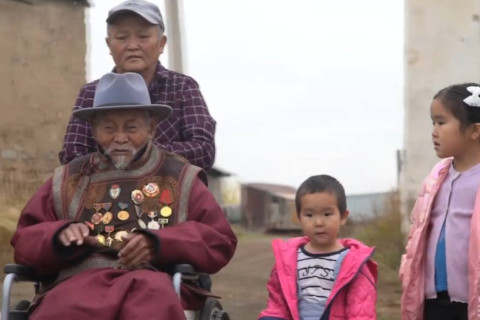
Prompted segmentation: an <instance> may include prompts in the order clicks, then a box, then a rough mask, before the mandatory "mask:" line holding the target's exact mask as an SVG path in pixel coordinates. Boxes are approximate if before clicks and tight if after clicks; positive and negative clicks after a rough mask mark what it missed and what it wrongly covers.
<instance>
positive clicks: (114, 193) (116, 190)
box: [109, 184, 122, 199]
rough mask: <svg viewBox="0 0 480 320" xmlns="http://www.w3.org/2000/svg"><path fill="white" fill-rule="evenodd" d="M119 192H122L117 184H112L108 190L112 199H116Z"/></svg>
mask: <svg viewBox="0 0 480 320" xmlns="http://www.w3.org/2000/svg"><path fill="white" fill-rule="evenodd" d="M120 191H122V189H120V186H119V185H118V184H112V186H111V187H110V190H109V194H110V197H112V199H117V198H118V196H119V195H120Z"/></svg>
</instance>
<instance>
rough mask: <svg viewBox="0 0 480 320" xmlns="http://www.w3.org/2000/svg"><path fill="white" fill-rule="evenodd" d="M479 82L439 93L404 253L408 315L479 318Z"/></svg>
mask: <svg viewBox="0 0 480 320" xmlns="http://www.w3.org/2000/svg"><path fill="white" fill-rule="evenodd" d="M479 96H480V86H479V85H478V84H474V83H466V84H460V85H454V86H450V87H447V88H445V89H443V90H440V91H439V92H438V93H437V94H436V95H435V97H434V98H433V101H432V104H431V106H430V114H431V118H432V122H433V130H432V140H433V147H434V149H435V152H436V154H437V156H438V157H440V158H444V159H443V160H442V161H441V162H440V163H439V164H437V165H436V166H435V167H434V168H433V170H432V172H431V173H430V174H429V175H428V177H427V178H426V179H425V180H424V183H423V188H422V191H421V192H420V195H419V197H418V199H417V202H416V203H415V207H414V208H413V211H412V220H413V225H412V227H411V230H410V233H409V237H408V238H409V240H408V243H407V248H406V254H404V255H403V256H402V264H401V266H400V278H401V281H402V288H403V295H402V306H401V308H402V319H403V320H417V319H418V320H422V319H425V320H433V319H435V320H443V319H452V320H453V319H455V320H457V319H458V320H467V319H469V320H473V319H480V318H479V317H480V309H479V298H480V295H479V289H480V286H479V285H480V284H479V280H480V192H479V187H480V97H479Z"/></svg>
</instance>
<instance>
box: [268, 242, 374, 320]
mask: <svg viewBox="0 0 480 320" xmlns="http://www.w3.org/2000/svg"><path fill="white" fill-rule="evenodd" d="M339 241H340V242H341V243H342V245H343V246H344V247H347V248H349V251H348V253H347V254H346V255H345V257H344V259H343V261H342V264H341V267H340V271H339V273H338V276H337V279H336V280H335V283H334V286H333V288H332V291H331V293H330V296H329V297H328V300H327V304H326V306H325V312H324V313H323V315H322V317H321V318H319V320H326V319H345V320H347V319H348V320H353V319H356V320H375V319H376V310H375V304H376V299H377V291H376V281H377V264H376V263H375V262H373V261H372V260H370V258H371V256H372V254H373V251H374V249H373V248H370V247H367V246H365V245H364V244H362V243H361V242H359V241H357V240H354V239H340V240H339ZM306 243H308V238H307V237H297V238H292V239H289V240H286V241H283V240H280V239H276V240H273V242H272V247H273V253H274V255H275V265H274V266H273V269H272V273H271V275H270V280H269V281H268V284H267V289H268V292H269V297H268V302H267V308H266V309H265V310H263V311H262V312H261V313H260V315H259V320H298V319H299V314H298V294H297V250H298V248H299V247H300V246H302V245H304V244H306Z"/></svg>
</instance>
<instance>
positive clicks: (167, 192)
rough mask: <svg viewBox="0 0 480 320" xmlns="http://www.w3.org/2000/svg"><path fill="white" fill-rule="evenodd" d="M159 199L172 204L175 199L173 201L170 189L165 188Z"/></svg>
mask: <svg viewBox="0 0 480 320" xmlns="http://www.w3.org/2000/svg"><path fill="white" fill-rule="evenodd" d="M158 201H160V202H161V203H163V204H166V205H169V204H171V203H172V202H173V201H172V195H171V193H170V190H168V189H163V190H162V194H161V195H160V198H159V199H158Z"/></svg>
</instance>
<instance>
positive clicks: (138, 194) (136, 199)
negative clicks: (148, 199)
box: [132, 190, 145, 205]
mask: <svg viewBox="0 0 480 320" xmlns="http://www.w3.org/2000/svg"><path fill="white" fill-rule="evenodd" d="M144 199H145V198H144V196H143V193H142V191H140V190H133V191H132V201H133V203H135V204H137V205H139V204H142V203H143V200H144Z"/></svg>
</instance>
